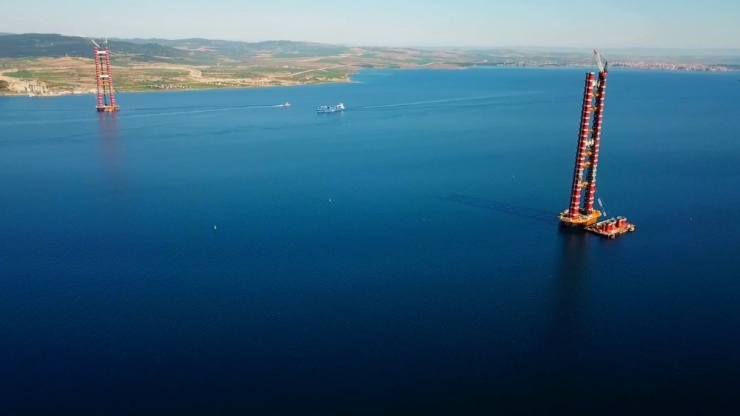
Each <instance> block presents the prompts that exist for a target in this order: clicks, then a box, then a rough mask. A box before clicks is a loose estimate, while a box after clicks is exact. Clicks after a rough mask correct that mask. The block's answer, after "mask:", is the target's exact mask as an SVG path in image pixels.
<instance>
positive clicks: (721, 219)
mask: <svg viewBox="0 0 740 416" xmlns="http://www.w3.org/2000/svg"><path fill="white" fill-rule="evenodd" d="M356 80H357V81H358V83H355V84H351V85H328V86H307V87H294V88H271V89H244V90H232V91H202V92H172V93H167V92H163V93H141V94H120V95H119V96H118V101H119V102H120V104H121V106H122V111H121V112H120V113H119V114H117V115H105V116H99V115H98V114H96V113H95V111H94V104H95V103H94V98H93V97H91V96H76V97H60V98H18V97H13V98H0V414H2V415H16V414H18V415H21V414H29V415H32V414H33V415H36V414H76V415H83V414H96V415H101V414H110V415H114V414H198V415H202V414H227V413H234V414H322V415H329V414H337V415H348V414H391V413H396V414H397V413H402V414H479V413H486V414H491V413H520V414H522V413H523V414H531V413H535V414H543V413H551V412H564V413H568V414H573V413H586V414H607V413H614V414H677V413H682V412H688V413H692V414H697V413H702V412H707V413H710V414H731V413H734V411H735V410H736V408H735V407H734V406H736V405H738V398H737V388H738V387H740V347H739V346H738V345H740V344H738V342H739V341H740V256H739V253H740V242H739V240H738V236H739V235H740V223H739V221H738V216H737V214H738V207H740V191H738V189H740V169H739V168H738V166H740V141H739V140H738V139H740V134H739V133H738V132H739V131H740V83H738V82H737V75H722V74H689V73H671V72H664V73H663V72H628V71H613V72H612V73H611V74H610V80H609V89H608V91H609V95H608V97H607V100H606V110H605V119H604V133H603V136H602V137H603V144H602V148H601V149H602V155H601V158H600V160H601V164H600V169H599V195H600V196H601V197H602V199H603V200H604V203H605V204H606V209H607V210H608V211H609V213H610V214H612V215H625V216H627V217H628V218H629V219H630V221H632V222H634V223H635V224H636V225H637V230H636V232H635V233H633V234H630V235H627V236H624V237H623V238H620V239H617V240H614V241H610V240H603V239H599V238H598V237H596V236H591V235H582V234H564V233H562V232H560V231H559V230H558V227H557V220H556V216H557V213H558V212H559V211H561V210H563V209H565V208H566V205H567V202H568V193H569V189H570V180H571V178H570V175H571V173H572V165H573V160H574V152H575V147H576V144H575V140H576V136H577V128H578V117H579V112H580V99H581V89H582V85H583V71H582V70H531V69H497V70H467V71H398V72H380V71H379V72H366V73H363V74H360V75H358V76H357V77H356ZM286 101H289V102H290V103H291V104H292V106H291V107H289V108H282V107H275V106H274V105H276V104H281V103H283V102H286ZM337 102H344V103H345V104H346V106H347V108H348V111H347V112H346V113H344V114H333V115H317V114H315V110H314V109H315V107H317V106H318V105H323V104H334V103H337ZM214 226H215V227H216V229H214Z"/></svg>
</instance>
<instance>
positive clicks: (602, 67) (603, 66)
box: [594, 49, 609, 72]
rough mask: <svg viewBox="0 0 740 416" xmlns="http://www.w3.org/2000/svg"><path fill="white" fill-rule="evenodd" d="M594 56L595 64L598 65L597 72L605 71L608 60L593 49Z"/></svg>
mask: <svg viewBox="0 0 740 416" xmlns="http://www.w3.org/2000/svg"><path fill="white" fill-rule="evenodd" d="M594 58H595V59H596V66H598V67H599V72H607V71H606V69H607V65H609V63H608V62H606V60H605V59H604V58H603V57H602V56H601V54H600V53H599V51H597V50H596V49H594Z"/></svg>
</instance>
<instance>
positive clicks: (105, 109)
mask: <svg viewBox="0 0 740 416" xmlns="http://www.w3.org/2000/svg"><path fill="white" fill-rule="evenodd" d="M96 108H97V109H98V112H101V113H112V112H114V111H118V110H120V109H121V108H120V107H119V106H117V105H99V106H97V107H96Z"/></svg>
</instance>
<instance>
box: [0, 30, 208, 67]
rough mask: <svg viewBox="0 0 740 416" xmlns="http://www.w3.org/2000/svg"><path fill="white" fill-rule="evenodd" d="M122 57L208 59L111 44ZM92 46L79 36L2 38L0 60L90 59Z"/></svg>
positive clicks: (150, 47)
mask: <svg viewBox="0 0 740 416" xmlns="http://www.w3.org/2000/svg"><path fill="white" fill-rule="evenodd" d="M107 46H108V47H109V48H111V49H112V50H115V51H116V54H117V56H119V57H123V56H126V57H130V58H133V59H136V60H144V61H147V60H154V61H156V60H187V59H193V58H205V57H207V55H210V54H209V53H207V52H200V53H196V52H192V51H185V50H181V49H176V48H172V47H169V46H164V45H160V44H156V43H143V44H137V43H132V42H124V41H115V40H114V41H110V42H108V45H107ZM93 47H94V46H93V44H92V42H90V41H89V40H88V39H85V38H81V37H77V36H62V35H56V34H40V33H26V34H22V35H3V36H0V58H38V57H50V58H59V57H64V56H71V57H84V58H91V57H92V51H93Z"/></svg>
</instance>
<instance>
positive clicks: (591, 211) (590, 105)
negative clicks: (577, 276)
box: [558, 50, 635, 238]
mask: <svg viewBox="0 0 740 416" xmlns="http://www.w3.org/2000/svg"><path fill="white" fill-rule="evenodd" d="M594 58H595V60H596V66H597V67H598V69H599V74H598V76H596V74H594V73H593V72H588V73H586V85H585V87H584V92H583V106H582V109H581V124H580V129H579V131H578V147H577V149H576V161H575V166H574V170H573V182H572V185H571V193H570V204H569V206H568V209H567V210H565V211H563V212H561V213H560V215H559V216H558V219H559V220H560V224H561V225H564V226H568V227H582V228H584V229H585V230H586V231H590V232H593V233H596V234H599V235H602V236H605V237H608V238H615V237H616V236H617V235H620V234H624V233H626V232H628V231H634V229H635V226H634V225H633V224H629V223H627V219H626V218H624V217H617V218H616V219H608V220H605V221H601V222H599V217H601V216H602V214H605V212H602V211H605V210H604V208H603V204H602V202H601V199H599V200H598V201H599V204H600V206H601V209H602V211H599V210H597V209H595V208H594V200H595V199H596V173H597V168H598V165H599V148H600V146H601V128H602V121H603V116H604V98H605V96H606V78H607V74H608V65H609V64H608V62H607V61H606V60H605V59H604V58H603V57H602V56H601V54H599V52H598V51H597V50H594Z"/></svg>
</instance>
